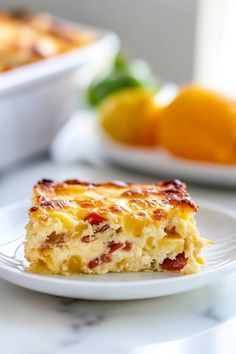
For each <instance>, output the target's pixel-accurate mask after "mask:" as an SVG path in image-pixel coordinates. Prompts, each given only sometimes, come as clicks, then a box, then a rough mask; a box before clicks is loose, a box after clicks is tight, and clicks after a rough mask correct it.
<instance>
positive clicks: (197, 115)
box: [0, 0, 236, 202]
mask: <svg viewBox="0 0 236 354" xmlns="http://www.w3.org/2000/svg"><path fill="white" fill-rule="evenodd" d="M0 7H1V8H2V9H5V10H7V9H10V10H12V9H13V10H14V11H15V12H14V13H15V14H16V12H17V11H18V14H19V12H20V13H21V15H22V11H23V9H24V10H27V11H30V12H32V13H33V14H37V13H50V14H52V15H54V16H56V17H58V19H57V20H52V23H53V21H55V23H56V26H59V27H58V28H60V26H61V24H63V23H64V25H65V21H69V22H68V24H67V25H68V28H70V26H72V28H73V29H76V28H77V26H80V25H81V24H84V25H86V29H85V33H86V31H88V33H90V32H93V33H94V34H95V37H96V36H97V35H98V37H99V40H98V37H96V40H95V41H92V43H88V46H87V47H86V46H85V48H83V50H81V51H80V52H79V51H78V52H77V51H71V52H70V51H69V50H68V53H66V55H65V56H64V54H65V53H64V52H63V53H61V54H60V52H58V53H57V52H56V51H55V53H54V54H53V53H51V54H50V51H51V52H53V50H54V49H55V48H56V47H55V48H54V49H52V48H53V45H54V44H52V42H50V41H51V40H52V38H51V37H50V36H51V34H52V33H49V32H48V33H47V34H45V33H46V32H45V33H44V35H45V37H44V38H41V39H40V40H41V42H40V41H39V43H37V46H38V47H34V48H33V47H32V43H31V44H30V45H29V43H26V38H31V37H30V36H31V34H29V33H30V32H29V33H28V32H27V28H25V27H24V29H22V38H23V39H22V38H21V39H19V38H20V34H19V33H20V31H19V33H18V34H17V35H16V34H15V35H14V36H15V37H14V36H13V37H14V41H15V42H14V43H13V44H14V45H13V47H14V46H15V47H17V50H19V48H20V50H22V51H23V54H22V53H20V55H23V56H27V55H32V50H33V55H34V58H33V59H32V60H31V59H29V58H28V57H27V60H26V59H25V57H24V58H23V59H24V60H25V62H23V61H22V62H20V60H23V59H22V58H21V57H20V59H19V58H18V57H17V58H16V52H14V50H15V47H14V48H13V47H12V48H13V49H14V50H13V49H12V48H11V50H10V52H9V48H7V50H6V47H4V45H5V44H4V43H5V42H4V41H6V43H7V41H8V40H9V38H8V36H9V37H10V35H9V33H10V32H9V33H8V32H7V31H8V29H7V30H6V28H5V27H4V26H5V24H4V20H1V21H2V23H3V24H2V25H1V26H2V27H1V31H0V36H2V39H1V41H2V45H0V64H1V68H2V69H1V70H2V73H1V75H0V119H1V120H2V127H4V129H3V128H2V129H1V130H0V144H1V146H0V151H1V153H0V175H1V182H0V189H1V188H2V191H3V193H2V198H3V199H2V202H4V201H5V199H9V196H7V192H6V191H7V189H8V188H10V189H11V186H12V185H14V184H15V185H18V184H17V183H16V181H20V180H22V178H23V177H24V176H26V177H27V176H29V169H30V170H32V171H36V172H35V173H34V172H32V177H31V178H30V179H27V183H25V185H27V187H26V188H25V189H24V188H21V191H20V192H19V191H18V190H17V191H15V192H16V193H18V194H17V197H16V196H15V195H14V198H15V199H17V198H21V197H23V196H24V194H25V193H26V191H27V193H29V187H28V185H30V186H31V185H32V184H33V183H34V182H35V180H36V179H39V178H41V177H54V178H57V179H60V178H64V172H63V173H62V174H60V173H58V171H60V170H62V171H66V170H67V171H68V174H69V175H70V177H80V176H77V174H81V175H82V176H81V178H82V177H83V178H89V177H90V174H85V175H84V176H83V174H82V173H80V172H77V171H78V166H80V167H81V166H82V165H83V166H85V165H86V166H87V167H88V166H90V167H91V166H93V168H97V169H99V171H100V172H99V173H100V174H101V171H105V168H106V169H107V170H106V171H107V172H106V173H103V174H102V175H99V173H98V174H97V176H96V178H98V179H103V178H105V179H109V178H113V177H115V176H117V177H120V178H126V179H147V178H149V179H153V178H155V179H159V178H182V179H184V180H186V181H188V182H189V183H190V184H191V183H195V184H196V183H197V184H201V185H211V186H223V187H229V186H230V187H233V188H235V186H236V182H235V180H236V169H235V164H236V150H235V146H236V128H235V127H236V117H235V113H234V112H235V101H234V99H235V97H236V86H235V82H236V77H235V76H236V70H235V68H234V63H235V59H236V58H235V55H236V49H235V46H236V44H235V41H234V34H235V33H236V24H235V21H234V18H235V14H236V4H235V2H234V1H233V0H181V1H176V0H148V1H145V2H144V1H142V0H129V1H125V0H116V1H111V0H90V1H82V0H70V1H66V0H51V1H46V0H41V1H38V0H22V1H21V0H6V1H4V0H0ZM16 10H17V11H16ZM14 16H15V15H14ZM3 17H4V16H3ZM16 17H17V16H16ZM16 17H15V18H16ZM44 20H45V19H44ZM44 20H43V23H44V24H43V26H46V25H45V23H47V25H49V22H50V21H48V19H47V20H46V22H44ZM17 21H18V20H17ZM23 22H24V21H23ZM36 22H37V21H36ZM39 22H40V21H39ZM39 22H37V24H36V27H37V26H39V27H40V26H41V25H40V24H39ZM67 25H66V26H67ZM24 26H26V27H27V26H28V27H30V25H29V23H28V24H27V21H26V22H25V23H24ZM33 26H34V25H33ZM62 27H63V25H62ZM42 28H43V27H42ZM42 28H41V29H39V32H40V31H41V34H42V31H44V30H45V29H43V30H42ZM58 28H57V30H58ZM78 28H79V27H78ZM101 29H103V30H105V31H102V32H100V31H101ZM53 30H54V29H53ZM16 32H17V31H16ZM62 32H63V31H62ZM26 33H28V34H27V36H26ZM58 33H59V32H58V31H57V35H58V36H59V37H60V38H59V37H58V38H59V39H62V41H63V40H65V35H63V33H60V34H58ZM54 34H55V33H54ZM67 35H68V33H67ZM4 36H5V37H4ZM37 36H38V34H37ZM63 36H64V38H62V37H63ZM18 37H19V38H18ZM6 38H8V39H6ZM32 38H33V37H32ZM54 39H55V38H54ZM27 40H28V39H27ZM56 40H57V39H56ZM66 40H68V38H67V39H66ZM17 41H18V42H17ZM20 41H22V43H20ZM16 43H17V44H16ZM19 43H20V44H19ZM11 45H12V44H11ZM29 48H30V49H29ZM32 48H33V49H32ZM30 51H31V52H30ZM47 51H48V52H47ZM6 53H7V54H6ZM9 53H10V54H9ZM76 53H77V54H76ZM17 55H18V54H17ZM5 56H6V57H5ZM8 56H9V57H8ZM51 57H52V58H51ZM6 58H7V59H6ZM9 58H10V59H9ZM6 60H11V61H13V62H14V61H17V60H19V63H20V64H19V63H17V65H15V64H14V65H15V67H14V65H13V67H12V68H11V70H9V67H8V65H6V62H5V61H6ZM31 61H32V63H33V64H32V63H31ZM23 64H24V65H23ZM25 64H27V65H25ZM186 85H189V86H188V88H187V89H185V87H186ZM182 127H185V128H186V129H184V130H183V129H182ZM193 141H194V144H192V142H193ZM42 163H44V164H45V163H46V167H45V168H42V166H41V165H40V164H42ZM39 166H41V167H40V168H39ZM72 166H73V168H74V169H72ZM81 169H82V167H81ZM81 169H80V170H79V171H81ZM96 171H97V170H96ZM112 171H113V172H114V173H113V172H112ZM75 174H76V176H75ZM72 175H73V176H72ZM93 175H94V173H93V172H92V176H93ZM22 176H23V177H22ZM66 177H68V176H66ZM23 179H24V178H23ZM9 180H11V184H10V182H9ZM16 189H17V187H16V188H15V190H16ZM0 191H1V190H0ZM4 193H5V194H4ZM13 194H14V193H13ZM4 195H6V197H4ZM4 198H5V199H4ZM12 198H13V197H12ZM12 198H10V199H12Z"/></svg>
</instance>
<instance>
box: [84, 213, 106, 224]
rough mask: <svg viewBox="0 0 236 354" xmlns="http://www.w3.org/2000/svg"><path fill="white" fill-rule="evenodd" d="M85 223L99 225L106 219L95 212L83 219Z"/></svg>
mask: <svg viewBox="0 0 236 354" xmlns="http://www.w3.org/2000/svg"><path fill="white" fill-rule="evenodd" d="M84 220H85V221H87V222H89V223H90V224H91V225H99V224H101V223H102V222H103V221H105V220H106V218H104V217H103V216H101V215H99V214H97V213H95V212H92V213H89V214H88V215H87V216H86V217H85V219H84Z"/></svg>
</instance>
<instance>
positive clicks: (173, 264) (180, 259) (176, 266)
mask: <svg viewBox="0 0 236 354" xmlns="http://www.w3.org/2000/svg"><path fill="white" fill-rule="evenodd" d="M187 262H188V258H186V257H185V253H184V252H182V253H179V254H178V255H177V256H176V258H175V259H170V258H166V259H164V261H163V262H162V264H161V268H162V269H163V270H167V271H169V272H175V271H178V270H181V269H182V268H184V267H185V266H186V264H187Z"/></svg>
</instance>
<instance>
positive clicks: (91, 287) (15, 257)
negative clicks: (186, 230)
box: [0, 202, 236, 300]
mask: <svg viewBox="0 0 236 354" xmlns="http://www.w3.org/2000/svg"><path fill="white" fill-rule="evenodd" d="M28 207H29V202H22V203H15V204H12V205H9V206H6V207H3V208H1V209H0V235H1V244H0V276H1V277H2V278H3V279H5V280H8V281H10V282H12V283H14V284H17V285H20V286H23V287H26V288H28V289H31V290H36V291H40V292H43V293H46V294H53V295H59V296H65V297H71V298H80V299H87V300H134V299H145V298H152V297H159V296H164V295H170V294H176V293H181V292H185V291H188V290H192V289H195V288H198V287H201V286H203V285H206V284H208V283H211V282H213V281H215V280H219V279H220V278H221V277H223V276H226V275H229V274H230V273H231V272H233V271H236V252H235V251H236V218H235V217H234V216H232V215H231V214H229V213H226V212H224V211H221V210H217V209H214V208H211V207H208V206H204V204H203V205H201V206H200V211H199V212H198V217H197V222H198V228H199V231H200V234H202V235H204V237H206V238H209V239H212V240H213V242H214V243H215V245H214V246H211V247H209V248H208V249H207V250H206V251H205V252H204V257H205V258H206V261H207V264H206V266H205V267H204V269H203V270H202V272H199V273H198V274H194V275H187V276H181V275H177V274H174V273H164V272H152V273H149V272H148V273H145V272H140V273H127V274H107V275H104V276H99V275H80V276H74V277H63V276H43V275H36V274H29V273H26V272H25V271H24V267H25V266H26V264H27V262H25V260H24V254H23V240H24V238H20V239H19V240H18V238H19V236H21V235H24V233H25V231H24V226H25V224H26V218H27V209H28ZM13 221H14V222H13ZM16 239H17V240H16ZM15 240H16V241H15ZM11 241H12V242H11Z"/></svg>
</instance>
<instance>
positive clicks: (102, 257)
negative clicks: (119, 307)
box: [25, 179, 210, 275]
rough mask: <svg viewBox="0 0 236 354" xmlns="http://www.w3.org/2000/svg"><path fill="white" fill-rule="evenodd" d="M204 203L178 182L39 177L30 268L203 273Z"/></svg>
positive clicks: (30, 227)
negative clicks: (199, 222) (200, 222)
mask: <svg viewBox="0 0 236 354" xmlns="http://www.w3.org/2000/svg"><path fill="white" fill-rule="evenodd" d="M196 212H197V205H196V204H194V203H193V202H192V201H191V199H190V196H189V194H188V193H187V191H186V188H185V185H184V184H183V183H181V182H180V181H178V180H174V181H164V182H159V183H152V184H131V183H124V182H108V183H101V184H94V183H87V182H80V181H78V180H67V181H64V182H61V183H56V182H54V181H51V180H46V179H44V180H42V181H40V182H38V183H37V184H36V185H35V187H34V189H33V206H32V207H31V208H30V209H29V222H28V224H27V226H26V231H27V232H26V239H25V257H26V259H27V260H28V262H29V264H30V265H29V269H28V270H29V271H31V272H36V273H48V274H61V275H72V274H80V273H85V274H105V273H108V272H118V273H119V272H138V271H167V272H180V273H181V274H190V273H195V272H198V271H199V270H200V269H201V265H203V264H204V260H203V259H202V258H201V257H200V253H201V251H202V248H203V247H204V246H206V245H208V244H209V243H210V241H208V240H205V239H203V238H201V237H200V236H199V233H198V231H197V228H196V222H195V219H194V215H195V213H196Z"/></svg>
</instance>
